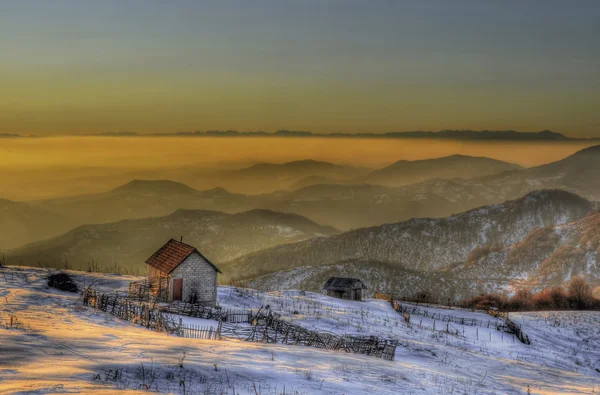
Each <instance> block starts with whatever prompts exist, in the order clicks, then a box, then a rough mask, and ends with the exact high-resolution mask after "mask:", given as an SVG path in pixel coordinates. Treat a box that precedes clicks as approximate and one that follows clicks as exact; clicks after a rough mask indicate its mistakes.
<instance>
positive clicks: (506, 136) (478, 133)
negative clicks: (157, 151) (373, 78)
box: [0, 129, 600, 141]
mask: <svg viewBox="0 0 600 395" xmlns="http://www.w3.org/2000/svg"><path fill="white" fill-rule="evenodd" d="M71 136H106V137H136V136H138V137H152V136H161V137H163V136H183V137H296V138H297V137H321V138H323V137H325V138H411V139H414V138H425V139H447V140H516V141H540V140H547V141H563V140H600V137H594V138H576V137H568V136H565V135H564V134H562V133H558V132H553V131H551V130H542V131H540V132H519V131H515V130H440V131H438V132H433V131H422V130H417V131H407V132H387V133H314V132H308V131H303V130H285V129H283V130H277V131H276V132H273V133H269V132H263V131H249V132H239V131H237V130H207V131H204V132H202V131H197V132H175V133H151V134H140V133H135V132H107V133H97V134H84V135H71ZM0 137H21V136H20V135H18V134H9V133H5V134H0ZM27 137H37V136H27Z"/></svg>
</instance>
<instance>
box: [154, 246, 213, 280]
mask: <svg viewBox="0 0 600 395" xmlns="http://www.w3.org/2000/svg"><path fill="white" fill-rule="evenodd" d="M194 252H196V253H197V254H198V255H200V256H201V257H202V258H204V259H205V260H206V262H208V263H209V264H210V265H211V266H212V267H213V268H214V269H215V270H216V271H217V272H219V273H221V271H220V270H219V268H218V267H216V266H215V265H214V264H213V263H212V262H211V261H209V260H208V258H206V257H205V256H204V255H202V254H201V253H200V251H198V250H197V249H196V247H193V246H191V245H188V244H185V243H182V242H179V241H177V240H173V239H171V240H169V241H167V243H166V244H165V245H164V246H162V247H160V248H159V249H158V251H156V252H155V253H154V254H152V256H151V257H150V258H148V259H147V260H146V263H147V264H148V265H150V266H152V267H153V268H155V269H157V270H159V271H160V272H162V273H166V274H169V273H171V272H172V271H173V270H175V268H176V267H177V266H179V264H180V263H181V262H183V261H184V260H185V259H186V258H187V257H188V256H190V255H192V253H194Z"/></svg>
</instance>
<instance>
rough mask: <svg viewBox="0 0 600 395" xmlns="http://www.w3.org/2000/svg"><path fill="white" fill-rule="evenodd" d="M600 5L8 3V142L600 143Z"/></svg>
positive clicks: (3, 38)
mask: <svg viewBox="0 0 600 395" xmlns="http://www.w3.org/2000/svg"><path fill="white" fill-rule="evenodd" d="M599 37H600V1H597V0H576V1H555V0H546V1H531V0H529V1H528V0H521V1H512V0H506V1H491V0H490V1H485V0H479V1H466V0H462V1H461V0H455V1H448V0H420V1H400V0H397V1H392V0H371V1H367V0H364V1H357V0H356V1H355V0H345V1H342V0H330V1H328V0H298V1H291V0H287V1H286V0H279V1H264V0H263V1H259V0H255V1H249V0H238V1H228V0H220V1H200V0H196V1H152V0H140V1H123V0H120V1H112V0H103V1H84V0H72V1H67V0H62V1H59V0H54V1H33V0H19V1H10V0H4V1H3V0H0V51H1V52H0V53H2V62H1V63H0V86H2V89H1V90H0V133H3V132H4V133H9V132H15V133H24V134H28V133H33V134H60V133H92V132H121V131H130V132H139V133H145V132H175V131H193V130H206V129H237V130H265V131H273V130H276V129H281V128H286V129H302V130H311V131H313V132H388V131H403V130H416V129H420V130H439V129H445V128H452V129H516V130H526V131H535V130H541V129H553V130H556V131H560V132H563V133H565V134H568V135H572V136H599V135H600V111H598V108H599V107H600V40H599Z"/></svg>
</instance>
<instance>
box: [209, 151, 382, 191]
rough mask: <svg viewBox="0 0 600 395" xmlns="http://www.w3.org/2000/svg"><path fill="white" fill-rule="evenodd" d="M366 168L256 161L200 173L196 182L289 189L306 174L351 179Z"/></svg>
mask: <svg viewBox="0 0 600 395" xmlns="http://www.w3.org/2000/svg"><path fill="white" fill-rule="evenodd" d="M369 171H370V169H366V168H362V167H354V166H346V165H337V164H333V163H329V162H323V161H316V160H309V159H307V160H301V161H294V162H287V163H282V164H276V163H258V164H256V165H253V166H250V167H247V168H244V169H240V170H231V171H221V172H217V173H214V174H212V175H203V176H202V177H201V178H203V180H200V181H199V182H200V183H204V184H205V185H216V186H218V187H222V188H226V189H228V190H230V191H234V192H244V193H251V194H261V193H270V192H275V191H277V190H283V189H289V188H290V187H291V186H293V185H294V184H296V183H298V182H300V181H301V180H303V179H307V178H308V179H311V178H317V179H322V180H323V179H325V180H328V179H331V180H340V181H341V180H352V179H355V178H357V177H360V176H362V175H364V174H366V173H367V172H369Z"/></svg>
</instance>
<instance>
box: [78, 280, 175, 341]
mask: <svg viewBox="0 0 600 395" xmlns="http://www.w3.org/2000/svg"><path fill="white" fill-rule="evenodd" d="M83 305H84V306H89V307H93V308H95V309H96V310H100V311H103V312H106V313H109V314H111V315H114V316H116V317H119V318H122V319H124V320H127V321H131V322H133V323H134V324H139V325H142V326H145V327H146V328H152V329H154V330H156V331H159V332H166V333H175V334H179V333H180V330H181V328H180V327H181V323H180V322H177V321H176V320H175V319H174V318H172V317H170V316H169V315H168V314H165V313H164V312H163V311H161V310H160V309H158V308H155V307H153V306H150V305H148V304H146V303H141V302H137V303H136V302H134V301H132V300H130V299H127V298H123V297H121V296H119V295H118V294H116V293H114V294H103V293H99V292H97V291H95V290H93V289H90V288H87V289H86V290H85V291H84V293H83Z"/></svg>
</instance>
